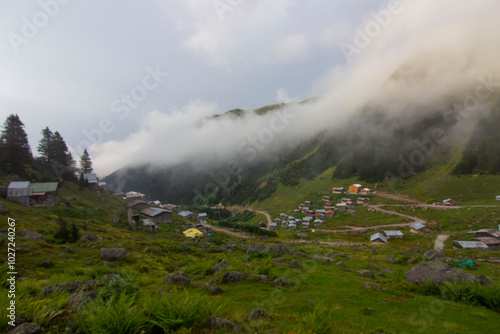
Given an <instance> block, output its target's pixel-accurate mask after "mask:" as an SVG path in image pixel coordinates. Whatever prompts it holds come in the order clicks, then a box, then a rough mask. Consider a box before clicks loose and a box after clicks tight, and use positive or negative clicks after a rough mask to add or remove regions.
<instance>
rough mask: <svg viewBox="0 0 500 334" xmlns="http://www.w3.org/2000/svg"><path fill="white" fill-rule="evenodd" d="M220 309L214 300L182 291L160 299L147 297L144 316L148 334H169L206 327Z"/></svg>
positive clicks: (153, 296) (219, 305)
mask: <svg viewBox="0 0 500 334" xmlns="http://www.w3.org/2000/svg"><path fill="white" fill-rule="evenodd" d="M221 308H222V305H221V304H220V303H219V301H218V300H216V299H215V300H214V299H211V298H210V297H207V296H202V295H199V294H197V293H192V292H189V291H183V292H180V293H179V292H174V293H173V294H169V295H164V296H161V297H159V296H158V295H150V296H148V297H147V298H146V300H145V303H144V314H145V315H146V318H147V326H148V329H149V331H150V333H171V332H174V331H177V330H180V329H182V328H192V327H195V326H196V327H197V328H203V327H207V326H208V320H209V318H210V316H213V315H216V314H217V313H218V312H219V311H220V309H221Z"/></svg>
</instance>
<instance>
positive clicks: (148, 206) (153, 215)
mask: <svg viewBox="0 0 500 334" xmlns="http://www.w3.org/2000/svg"><path fill="white" fill-rule="evenodd" d="M117 195H120V196H121V195H122V194H121V193H118V194H117ZM123 197H124V198H125V199H126V200H127V218H128V220H129V223H130V225H131V227H132V229H134V230H135V229H136V226H137V223H139V222H142V227H143V228H145V229H151V230H152V231H153V232H154V231H157V230H158V225H159V224H168V223H171V222H172V215H173V214H174V213H175V214H177V215H179V216H180V217H183V218H186V219H189V220H193V221H199V222H200V223H201V222H203V221H205V220H206V219H207V214H206V213H199V214H196V213H193V212H191V211H182V208H181V207H180V206H179V205H175V204H163V205H162V204H161V202H160V201H150V202H148V201H146V200H145V197H146V195H144V194H141V193H138V192H135V191H130V192H128V193H124V194H123ZM195 227H196V228H198V229H199V230H207V229H206V227H205V226H204V225H202V224H198V225H195ZM206 232H207V233H208V232H209V231H206Z"/></svg>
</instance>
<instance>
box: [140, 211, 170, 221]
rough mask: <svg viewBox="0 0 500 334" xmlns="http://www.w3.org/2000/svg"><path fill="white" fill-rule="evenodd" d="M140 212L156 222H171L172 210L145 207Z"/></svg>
mask: <svg viewBox="0 0 500 334" xmlns="http://www.w3.org/2000/svg"><path fill="white" fill-rule="evenodd" d="M141 214H143V215H145V216H147V217H149V219H151V220H152V221H154V222H155V223H157V224H166V223H171V222H172V211H168V210H165V209H160V208H147V209H145V210H142V211H141Z"/></svg>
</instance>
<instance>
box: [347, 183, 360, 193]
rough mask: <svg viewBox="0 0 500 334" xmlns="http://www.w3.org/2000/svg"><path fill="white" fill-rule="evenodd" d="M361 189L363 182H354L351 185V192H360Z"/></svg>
mask: <svg viewBox="0 0 500 334" xmlns="http://www.w3.org/2000/svg"><path fill="white" fill-rule="evenodd" d="M361 189H363V186H362V185H361V184H353V185H352V186H349V192H350V193H355V194H357V193H359V192H361Z"/></svg>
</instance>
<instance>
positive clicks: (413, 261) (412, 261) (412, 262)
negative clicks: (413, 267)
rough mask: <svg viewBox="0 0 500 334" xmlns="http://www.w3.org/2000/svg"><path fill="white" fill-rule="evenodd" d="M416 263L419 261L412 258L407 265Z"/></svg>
mask: <svg viewBox="0 0 500 334" xmlns="http://www.w3.org/2000/svg"><path fill="white" fill-rule="evenodd" d="M415 262H417V259H416V258H414V257H412V258H410V259H408V260H406V264H414V263H415Z"/></svg>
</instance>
